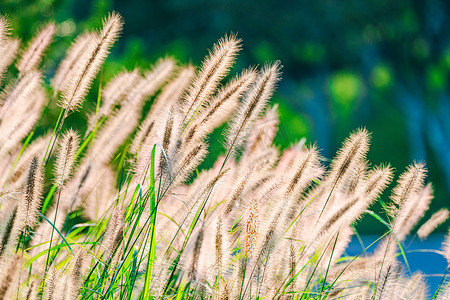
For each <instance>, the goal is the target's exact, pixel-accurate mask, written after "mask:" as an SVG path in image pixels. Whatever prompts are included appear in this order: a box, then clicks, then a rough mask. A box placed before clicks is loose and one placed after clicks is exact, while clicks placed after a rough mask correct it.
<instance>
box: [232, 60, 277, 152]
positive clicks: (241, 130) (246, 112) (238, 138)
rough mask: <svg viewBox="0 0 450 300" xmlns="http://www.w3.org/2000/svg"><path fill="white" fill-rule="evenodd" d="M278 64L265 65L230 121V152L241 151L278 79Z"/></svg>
mask: <svg viewBox="0 0 450 300" xmlns="http://www.w3.org/2000/svg"><path fill="white" fill-rule="evenodd" d="M280 68H281V65H280V62H278V61H277V62H275V63H273V64H270V65H266V66H265V67H264V69H263V70H262V72H261V74H260V75H259V76H258V78H257V79H256V82H255V83H254V84H253V85H252V87H251V88H250V90H249V91H248V92H247V93H246V94H245V96H244V101H243V103H242V104H241V105H240V107H239V108H238V110H237V112H236V114H235V116H234V117H233V119H232V121H231V125H230V128H229V130H228V134H227V142H226V146H227V149H229V151H230V152H234V151H236V150H238V149H242V147H243V145H244V143H245V141H246V139H247V136H248V134H249V133H250V129H251V128H252V125H253V124H254V122H255V121H256V120H257V119H258V117H259V116H260V114H261V113H262V111H263V110H264V108H265V107H266V104H267V102H268V100H269V99H270V97H271V96H272V94H273V92H274V90H275V87H276V84H277V82H278V81H279V79H280Z"/></svg>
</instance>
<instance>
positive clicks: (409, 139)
mask: <svg viewBox="0 0 450 300" xmlns="http://www.w3.org/2000/svg"><path fill="white" fill-rule="evenodd" d="M449 6H450V3H449V2H448V1H444V0H430V1H413V0H399V1H387V0H381V1H380V0H368V1H357V0H350V1H345V2H342V1H337V0H334V1H329V0H318V1H306V0H301V1H300V0H299V1H242V0H228V1H221V0H213V1H208V0H193V1H184V0H158V1H147V0H129V1H119V0H116V1H114V0H96V1H90V0H38V1H32V2H30V1H27V0H0V11H1V13H3V14H7V15H8V16H9V17H10V19H11V22H12V24H11V25H12V27H13V28H14V34H15V35H17V36H20V37H21V38H23V40H24V42H26V41H28V40H29V39H30V38H31V37H32V34H33V33H34V32H35V31H36V30H37V29H38V27H39V26H40V25H39V24H41V23H43V22H44V23H45V22H46V21H48V20H49V19H53V20H55V21H56V22H57V23H58V24H59V25H60V26H59V31H58V38H57V40H56V41H55V43H54V44H53V45H52V47H51V48H50V50H49V55H48V56H47V58H46V60H45V61H44V65H45V68H44V69H45V72H47V73H48V75H49V76H48V77H51V75H52V74H53V72H54V70H55V67H56V65H57V63H58V61H59V60H60V59H61V58H62V56H63V55H64V51H65V49H66V48H67V47H68V46H69V44H70V42H71V41H72V40H73V39H74V37H75V36H76V35H77V34H78V33H80V32H81V31H83V30H85V29H92V28H95V27H98V26H99V25H100V23H101V19H102V17H103V16H104V15H106V14H107V13H108V12H109V11H111V10H117V11H118V12H120V13H121V14H122V15H123V16H124V18H125V28H124V33H123V37H122V38H121V39H120V41H119V42H118V43H117V45H116V47H115V48H114V49H113V51H112V54H111V56H110V57H109V58H108V60H107V63H106V65H105V67H104V69H103V71H102V74H101V78H99V79H97V80H96V82H95V87H97V88H94V89H92V91H91V92H90V95H89V97H90V98H89V99H90V100H89V101H88V103H87V104H86V105H85V108H86V110H87V111H90V110H93V108H94V104H95V99H96V96H97V95H96V93H97V92H98V87H99V85H100V82H103V83H104V82H106V81H107V80H108V79H109V78H111V76H113V74H115V73H117V72H118V71H121V70H123V69H132V68H134V67H144V68H148V67H149V65H150V64H152V63H154V62H155V61H156V60H157V59H158V58H159V57H161V56H165V55H170V56H173V57H174V58H176V59H177V60H179V61H180V62H182V63H190V62H192V63H193V64H196V65H198V64H199V63H200V62H201V59H202V58H203V57H204V56H205V55H206V54H207V51H206V49H207V48H209V47H210V46H211V45H212V44H213V43H214V41H216V40H217V39H218V38H219V37H221V36H223V34H225V33H230V32H236V33H238V35H239V36H240V37H241V38H242V39H243V41H244V43H243V45H244V48H243V50H242V53H241V55H240V56H239V58H238V61H237V63H236V67H235V70H240V69H242V68H245V67H248V66H249V65H261V64H263V63H264V62H265V61H273V60H276V59H280V60H281V61H282V63H283V64H284V66H285V67H284V69H283V72H284V74H283V81H282V82H281V83H280V86H279V89H278V92H277V94H276V96H275V98H274V102H277V103H279V112H280V115H281V123H280V130H279V133H278V135H277V138H276V143H277V144H278V145H279V146H280V147H281V148H284V147H288V146H289V145H291V144H292V143H293V142H295V141H298V140H299V139H301V138H302V137H306V138H307V140H308V141H309V142H313V141H317V143H318V146H319V147H320V148H322V149H323V152H322V154H323V155H324V156H325V157H326V158H328V159H329V158H331V157H330V156H331V155H333V153H335V151H336V150H337V148H338V147H339V146H340V143H341V141H342V140H343V139H344V138H345V137H346V136H348V134H349V132H350V131H351V130H353V129H355V128H357V127H359V126H366V127H367V128H368V130H369V131H371V132H373V140H372V147H371V150H370V153H369V157H368V158H369V160H371V161H372V162H373V163H376V164H378V163H385V162H391V163H392V165H393V166H394V167H395V168H396V169H397V172H396V173H397V175H398V174H399V173H400V172H401V171H402V170H403V169H404V168H405V166H406V165H408V164H409V163H410V162H411V161H412V160H426V162H427V165H428V168H429V170H430V172H429V173H430V176H429V178H430V180H431V181H432V182H433V183H434V187H435V195H436V199H435V201H434V202H433V205H432V207H431V209H430V211H435V210H437V209H438V208H439V207H441V206H448V200H449V195H450V154H449V153H450V118H448V115H449V114H450V90H449V85H448V79H449V72H450V32H449V31H450V26H449V25H450V24H449V23H450V13H449V11H450V8H449ZM53 113H54V114H55V113H57V112H53ZM83 113H85V112H80V113H79V114H78V115H77V114H76V115H73V116H71V119H72V123H73V124H75V123H79V122H82V117H81V116H82V114H83ZM48 122H49V124H47V123H46V121H45V120H44V125H43V126H47V125H48V126H51V124H50V123H51V121H48ZM83 126H85V124H77V127H78V128H82V127H83ZM217 134H220V132H218V133H217ZM217 134H213V135H212V136H211V137H210V139H211V142H212V143H213V144H216V146H215V147H214V148H213V149H212V152H213V153H220V142H217V141H216V139H218V135H217ZM384 197H388V195H384ZM380 226H381V225H380V224H379V223H377V222H373V223H370V222H369V223H368V225H367V226H365V227H364V228H362V229H363V231H366V232H373V231H379V230H382V228H381V227H380ZM441 228H442V227H441Z"/></svg>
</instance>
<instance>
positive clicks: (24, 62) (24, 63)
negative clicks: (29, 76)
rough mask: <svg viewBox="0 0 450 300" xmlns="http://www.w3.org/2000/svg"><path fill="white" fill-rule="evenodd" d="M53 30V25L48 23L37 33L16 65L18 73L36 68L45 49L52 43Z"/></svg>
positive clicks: (54, 28)
mask: <svg viewBox="0 0 450 300" xmlns="http://www.w3.org/2000/svg"><path fill="white" fill-rule="evenodd" d="M55 30H56V27H55V24H54V23H50V24H48V25H47V26H45V27H44V28H43V29H42V30H40V31H39V32H38V34H37V35H36V37H35V38H34V39H33V41H32V42H31V43H30V45H29V46H28V48H27V50H26V51H25V52H24V53H23V55H22V59H21V60H20V62H19V64H18V65H17V69H18V70H19V71H20V73H26V72H29V71H31V70H34V69H36V68H37V67H38V64H39V62H40V61H41V59H42V55H43V54H44V51H45V49H46V48H47V46H48V45H49V44H50V42H51V41H52V38H53V35H54V34H55Z"/></svg>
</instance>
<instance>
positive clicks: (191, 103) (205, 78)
mask: <svg viewBox="0 0 450 300" xmlns="http://www.w3.org/2000/svg"><path fill="white" fill-rule="evenodd" d="M240 49H241V40H240V39H238V38H237V37H236V35H234V34H232V35H230V36H228V35H226V36H225V37H223V38H221V39H220V40H219V41H218V42H217V43H216V44H214V46H213V48H212V50H210V51H209V54H208V56H207V57H206V59H205V60H204V61H203V63H202V66H201V68H200V71H199V73H198V74H197V76H196V77H195V79H194V81H193V83H192V85H191V87H190V88H189V90H188V92H187V94H186V96H185V97H184V99H183V102H182V105H183V107H182V110H183V115H184V119H183V123H184V124H185V125H187V124H188V123H189V122H190V120H191V118H192V116H193V115H194V114H196V113H197V110H198V109H200V107H201V106H203V105H205V104H206V102H207V101H208V97H209V96H210V95H212V94H213V93H214V91H215V89H216V87H217V85H218V83H219V82H220V80H222V78H224V77H225V76H226V75H227V74H228V72H229V69H230V67H231V66H232V65H233V63H234V60H235V58H236V55H237V53H238V51H239V50H240Z"/></svg>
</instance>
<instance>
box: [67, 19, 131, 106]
mask: <svg viewBox="0 0 450 300" xmlns="http://www.w3.org/2000/svg"><path fill="white" fill-rule="evenodd" d="M122 25H123V21H122V17H121V16H120V15H119V14H117V13H112V14H110V15H109V16H108V18H106V19H105V20H104V21H103V28H102V30H101V31H100V32H99V33H98V35H97V36H96V37H95V39H94V40H91V41H90V42H89V43H87V45H86V46H85V49H84V51H83V54H82V55H81V57H80V58H79V59H78V61H77V63H76V64H75V68H74V69H73V71H71V76H70V77H71V78H70V80H69V81H68V82H67V84H66V85H65V86H64V88H63V89H62V99H61V101H60V103H59V105H60V106H61V107H62V108H64V109H67V110H69V111H73V110H76V109H77V108H78V107H80V106H81V104H82V102H83V100H84V97H85V96H86V94H87V92H88V90H89V88H90V86H91V83H92V81H93V80H94V78H95V76H97V73H98V71H99V70H100V68H101V66H102V64H103V62H104V61H105V59H106V57H107V56H108V53H109V49H110V48H111V46H112V45H113V44H114V42H115V41H116V40H117V38H118V37H119V35H120V32H121V31H122Z"/></svg>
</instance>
